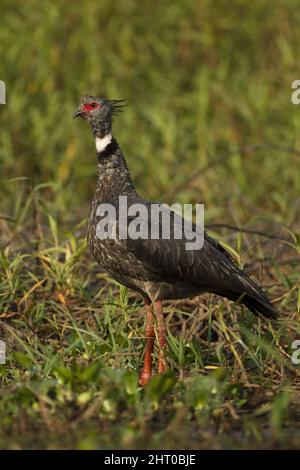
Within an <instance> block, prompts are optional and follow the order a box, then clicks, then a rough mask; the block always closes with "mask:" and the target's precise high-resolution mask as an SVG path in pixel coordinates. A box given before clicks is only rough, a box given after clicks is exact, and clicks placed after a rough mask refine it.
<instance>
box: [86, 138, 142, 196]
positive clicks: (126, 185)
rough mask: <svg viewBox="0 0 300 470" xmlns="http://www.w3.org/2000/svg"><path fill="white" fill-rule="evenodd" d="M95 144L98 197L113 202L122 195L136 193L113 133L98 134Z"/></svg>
mask: <svg viewBox="0 0 300 470" xmlns="http://www.w3.org/2000/svg"><path fill="white" fill-rule="evenodd" d="M95 144H96V150H97V158H98V179H97V189H96V197H97V198H98V199H99V200H102V201H104V202H113V201H114V200H116V199H118V197H119V196H120V195H132V194H133V193H135V189H134V186H133V182H132V179H131V176H130V173H129V170H128V167H127V164H126V161H125V158H124V155H123V153H122V150H121V149H120V147H119V144H118V142H117V141H116V139H115V138H114V137H113V136H112V134H111V133H108V134H106V135H104V136H103V137H100V136H99V135H98V136H97V135H96V136H95Z"/></svg>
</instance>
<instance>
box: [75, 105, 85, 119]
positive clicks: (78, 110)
mask: <svg viewBox="0 0 300 470" xmlns="http://www.w3.org/2000/svg"><path fill="white" fill-rule="evenodd" d="M79 116H80V117H82V116H84V111H82V109H81V108H78V109H77V111H75V113H73V119H75V118H77V117H79Z"/></svg>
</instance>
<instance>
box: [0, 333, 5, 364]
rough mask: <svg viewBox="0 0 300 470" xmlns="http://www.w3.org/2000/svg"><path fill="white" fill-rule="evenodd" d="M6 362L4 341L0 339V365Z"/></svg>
mask: <svg viewBox="0 0 300 470" xmlns="http://www.w3.org/2000/svg"><path fill="white" fill-rule="evenodd" d="M5 362H6V347H5V343H4V341H2V340H1V339H0V364H5Z"/></svg>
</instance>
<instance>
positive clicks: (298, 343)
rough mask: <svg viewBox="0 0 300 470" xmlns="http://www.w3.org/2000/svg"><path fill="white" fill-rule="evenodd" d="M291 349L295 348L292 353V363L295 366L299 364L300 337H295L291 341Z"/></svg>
mask: <svg viewBox="0 0 300 470" xmlns="http://www.w3.org/2000/svg"><path fill="white" fill-rule="evenodd" d="M292 349H295V351H294V352H293V354H292V364H294V365H295V366H297V365H298V364H300V339H295V341H293V343H292Z"/></svg>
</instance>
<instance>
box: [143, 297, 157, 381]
mask: <svg viewBox="0 0 300 470" xmlns="http://www.w3.org/2000/svg"><path fill="white" fill-rule="evenodd" d="M145 307H146V328H145V333H146V350H145V358H144V367H143V370H142V372H141V375H140V380H139V384H140V385H146V384H147V383H148V382H149V380H150V378H151V376H152V354H153V349H154V340H155V332H154V323H153V313H152V305H151V301H150V299H149V298H148V297H146V298H145Z"/></svg>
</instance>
